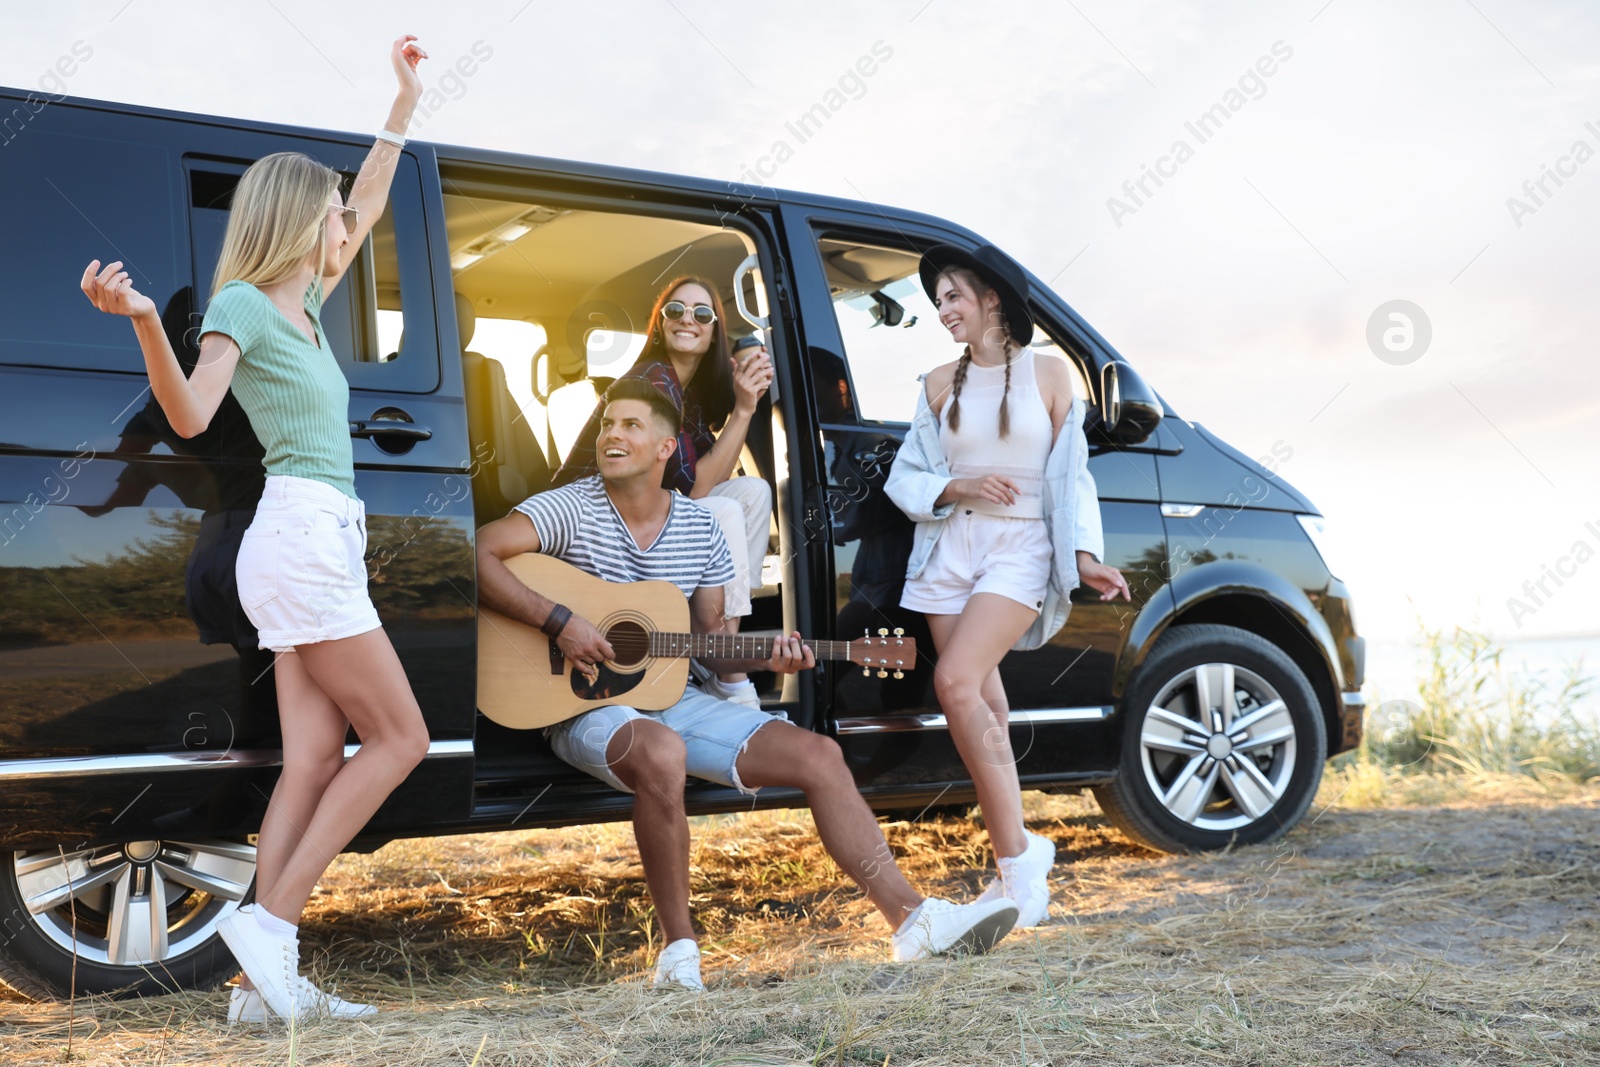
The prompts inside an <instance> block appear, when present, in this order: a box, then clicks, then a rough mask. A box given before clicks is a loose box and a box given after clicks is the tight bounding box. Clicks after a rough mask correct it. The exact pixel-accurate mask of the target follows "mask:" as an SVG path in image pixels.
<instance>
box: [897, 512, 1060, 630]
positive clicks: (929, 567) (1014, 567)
mask: <svg viewBox="0 0 1600 1067" xmlns="http://www.w3.org/2000/svg"><path fill="white" fill-rule="evenodd" d="M1050 563H1051V559H1050V535H1049V533H1048V531H1046V529H1045V524H1044V520H1043V519H1018V518H1008V517H1005V516H1000V515H985V514H983V513H982V512H977V513H975V512H973V511H972V510H970V509H969V508H965V507H961V506H957V507H956V510H955V513H954V514H952V515H951V516H950V517H949V518H948V519H946V520H945V524H944V529H943V530H942V531H941V532H940V534H939V540H937V541H935V542H934V545H933V553H932V554H931V555H930V556H929V557H928V562H927V563H926V564H924V566H923V568H922V573H921V574H919V575H918V576H917V577H915V578H910V579H907V580H906V589H905V592H904V593H903V594H901V596H900V606H901V607H903V608H909V609H910V610H912V611H920V612H922V613H923V614H926V615H959V614H961V609H962V608H964V607H966V605H967V601H968V600H970V599H972V594H973V593H999V594H1000V595H1001V596H1003V597H1007V598H1009V599H1011V600H1015V601H1016V602H1017V603H1019V604H1022V605H1023V606H1025V607H1029V608H1032V609H1033V610H1034V611H1039V610H1040V609H1042V608H1043V607H1044V594H1045V590H1047V589H1048V588H1049V586H1050Z"/></svg>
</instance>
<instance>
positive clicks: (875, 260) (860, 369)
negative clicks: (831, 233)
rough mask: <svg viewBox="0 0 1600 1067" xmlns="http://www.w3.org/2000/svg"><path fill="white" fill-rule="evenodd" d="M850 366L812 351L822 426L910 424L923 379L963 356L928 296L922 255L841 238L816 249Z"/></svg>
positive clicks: (827, 240)
mask: <svg viewBox="0 0 1600 1067" xmlns="http://www.w3.org/2000/svg"><path fill="white" fill-rule="evenodd" d="M817 245H818V251H819V252H820V253H821V254H822V264H823V270H824V271H825V272H826V274H827V277H828V292H829V294H830V295H831V296H832V298H833V312H834V315H835V316H836V317H837V318H838V321H839V334H840V337H841V338H842V339H843V341H844V358H845V364H844V365H843V366H837V365H836V364H837V361H836V360H834V359H833V358H831V356H830V354H828V353H825V352H820V351H813V357H812V375H813V378H814V379H815V381H816V386H817V404H818V408H819V411H818V416H819V417H820V418H821V420H822V421H823V422H824V423H874V422H910V421H911V417H912V416H913V415H914V414H915V413H916V405H917V375H919V374H921V373H922V372H924V371H926V370H929V369H931V368H933V367H935V366H937V365H938V364H940V363H942V362H945V361H946V360H948V359H953V358H954V357H955V355H956V354H957V353H956V352H955V349H954V346H953V345H951V343H950V335H949V332H948V331H947V330H945V328H944V327H943V326H941V325H939V313H938V311H937V310H936V309H935V308H934V306H933V303H932V302H931V301H930V300H929V299H928V297H927V295H926V294H925V293H923V291H922V282H921V281H920V280H919V278H918V276H917V263H918V256H917V253H915V252H913V251H909V250H906V249H900V248H889V247H883V246H876V245H869V244H863V243H861V242H859V241H851V240H846V239H842V238H835V237H823V238H822V239H821V240H819V241H818V242H817Z"/></svg>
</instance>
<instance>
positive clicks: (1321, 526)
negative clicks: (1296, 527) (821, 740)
mask: <svg viewBox="0 0 1600 1067" xmlns="http://www.w3.org/2000/svg"><path fill="white" fill-rule="evenodd" d="M1295 518H1297V519H1299V520H1300V528H1301V529H1302V530H1304V531H1305V532H1306V537H1308V538H1310V539H1311V545H1312V547H1313V548H1315V549H1316V550H1317V555H1319V556H1321V557H1322V565H1323V566H1324V567H1326V568H1328V573H1329V574H1334V569H1333V563H1332V560H1331V557H1330V556H1329V554H1328V529H1327V525H1326V523H1327V520H1326V519H1324V518H1323V517H1322V516H1321V515H1296V516H1295ZM1335 577H1337V575H1335Z"/></svg>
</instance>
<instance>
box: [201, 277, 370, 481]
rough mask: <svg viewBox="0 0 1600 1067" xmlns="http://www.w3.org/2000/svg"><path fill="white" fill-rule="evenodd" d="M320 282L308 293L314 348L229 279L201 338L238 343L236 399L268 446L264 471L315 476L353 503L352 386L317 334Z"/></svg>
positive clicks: (263, 297)
mask: <svg viewBox="0 0 1600 1067" xmlns="http://www.w3.org/2000/svg"><path fill="white" fill-rule="evenodd" d="M322 295H323V291H322V279H321V278H317V279H314V280H313V281H312V283H311V285H309V286H308V287H307V288H306V295H305V307H306V314H307V315H309V316H310V317H311V324H312V326H314V327H315V328H316V334H317V343H316V344H314V345H313V344H312V343H311V342H310V341H309V340H307V339H306V335H305V334H303V333H301V332H300V330H299V329H298V328H297V327H296V326H295V325H294V324H293V323H291V322H290V321H289V320H288V319H287V318H285V317H284V315H283V313H282V312H281V311H279V310H278V309H277V307H276V306H275V305H274V304H273V303H272V298H271V297H269V296H267V294H266V293H263V292H262V291H261V290H260V289H257V288H256V287H255V286H254V285H251V284H250V283H249V282H244V281H238V280H234V281H231V282H228V283H227V284H226V285H224V286H223V287H222V288H221V289H219V290H218V291H217V295H216V296H214V297H212V298H211V304H210V306H208V307H207V308H206V315H205V319H204V321H203V322H201V324H200V335H201V337H202V339H203V338H204V336H205V335H206V334H208V333H223V334H227V335H228V336H229V337H231V338H233V340H234V343H235V344H237V345H238V346H239V365H238V366H237V367H236V368H235V369H234V372H233V395H234V396H236V397H238V399H239V406H240V407H242V408H243V409H244V413H245V414H246V415H247V416H249V418H250V426H251V428H252V429H254V430H255V432H256V436H257V437H258V438H260V439H261V444H262V446H263V447H264V448H265V449H266V457H265V460H264V462H265V464H266V468H267V473H268V474H290V475H294V476H296V477H300V478H312V479H315V480H316V481H319V482H325V483H327V484H328V485H331V486H333V487H334V488H335V489H338V490H339V491H340V492H342V493H344V494H345V495H346V496H348V497H352V498H355V495H356V484H355V468H354V460H353V459H352V457H351V451H350V412H349V408H350V386H349V384H348V383H347V382H346V381H345V377H344V372H343V371H342V370H340V369H339V363H338V361H337V360H336V359H335V358H334V355H333V350H332V349H331V348H329V347H328V339H327V338H326V337H325V336H324V335H323V331H322V317H321V312H322Z"/></svg>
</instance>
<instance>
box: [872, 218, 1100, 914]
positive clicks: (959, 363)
mask: <svg viewBox="0 0 1600 1067" xmlns="http://www.w3.org/2000/svg"><path fill="white" fill-rule="evenodd" d="M921 274H922V284H923V288H924V289H926V290H927V292H928V297H929V298H930V299H931V300H932V301H933V303H934V306H935V307H937V308H938V309H939V321H941V322H942V323H944V325H945V327H946V328H947V329H949V330H950V336H951V339H952V340H954V341H955V342H956V343H958V344H965V345H966V349H965V351H963V352H962V354H961V357H960V358H959V359H957V360H955V361H954V362H952V363H947V364H945V365H943V366H941V367H938V368H935V369H934V370H933V371H931V372H930V373H928V374H925V375H923V376H922V378H921V380H922V381H923V383H924V386H923V391H922V394H921V396H920V398H919V401H918V405H917V414H916V417H915V418H914V419H913V421H912V424H911V429H910V431H909V432H908V433H907V434H906V439H905V443H904V444H903V445H902V446H901V448H900V451H899V453H898V455H897V456H896V457H895V461H894V466H893V467H892V468H891V470H890V472H889V478H888V480H887V482H886V483H885V491H886V492H887V493H888V494H889V496H890V498H891V499H893V500H894V502H895V503H896V504H897V505H899V507H900V509H901V510H902V511H904V512H905V513H906V515H908V516H909V517H910V518H911V519H912V521H914V522H915V523H916V524H917V525H916V538H915V540H914V542H913V544H912V551H911V559H910V561H909V563H908V564H907V567H906V586H905V592H904V594H903V595H902V597H901V600H900V604H901V606H902V607H905V608H908V609H911V610H914V611H920V612H922V613H924V615H926V617H927V619H928V627H929V629H930V630H931V631H932V632H933V640H934V645H935V647H937V649H938V652H939V663H938V666H937V668H936V670H935V675H934V689H935V692H937V693H938V696H939V705H940V707H941V708H942V709H943V710H944V713H945V717H946V719H947V720H948V722H949V724H950V735H951V737H952V738H953V739H954V741H955V744H956V749H957V751H959V752H960V753H961V758H962V760H963V761H964V762H965V763H966V766H967V771H968V773H970V774H971V775H972V781H973V785H974V786H975V787H976V789H977V794H978V803H979V806H980V807H981V808H982V810H983V818H984V824H985V825H986V826H987V827H988V830H989V840H990V843H991V844H992V845H993V847H994V852H995V858H996V866H998V867H999V870H1000V877H999V878H997V879H995V880H994V881H993V882H991V883H990V885H989V886H988V888H987V889H985V890H984V892H983V895H982V897H980V899H990V898H993V897H996V896H1002V895H1003V896H1007V897H1010V898H1011V899H1012V900H1013V901H1015V902H1016V904H1017V907H1018V909H1019V912H1020V914H1019V915H1018V918H1017V926H1019V927H1023V926H1034V925H1037V924H1038V923H1040V922H1042V921H1044V919H1045V918H1046V916H1047V915H1048V912H1049V906H1050V890H1049V885H1048V882H1047V878H1048V875H1049V873H1050V868H1051V867H1052V865H1053V864H1054V863H1055V845H1054V844H1053V843H1052V842H1051V841H1049V840H1048V839H1047V838H1044V837H1041V836H1039V835H1038V834H1034V833H1030V832H1028V831H1027V830H1026V829H1025V828H1024V826H1023V818H1022V790H1021V786H1020V784H1019V783H1018V780H1017V770H1016V763H1015V757H1014V755H1013V754H1012V751H1011V739H1010V734H1009V731H1008V730H1007V728H1006V718H1007V714H1008V712H1009V710H1010V706H1009V704H1008V703H1007V701H1006V694H1005V689H1004V687H1003V686H1002V685H1001V681H1000V660H1001V658H1002V657H1004V656H1005V654H1006V652H1007V651H1008V650H1009V649H1012V648H1019V649H1028V648H1038V647H1039V646H1040V645H1043V644H1044V643H1045V642H1046V641H1048V640H1049V639H1050V637H1051V636H1052V635H1053V634H1055V633H1056V631H1058V630H1059V629H1060V628H1061V626H1062V625H1063V624H1064V623H1065V622H1066V618H1067V611H1068V609H1069V607H1070V602H1069V600H1068V594H1070V593H1071V591H1072V590H1073V589H1074V588H1076V587H1077V586H1078V585H1079V583H1080V582H1082V583H1083V584H1086V585H1089V586H1092V587H1093V588H1095V589H1097V590H1098V591H1099V592H1100V597H1101V599H1102V600H1110V599H1112V598H1113V597H1115V596H1117V595H1118V594H1121V595H1122V596H1123V597H1124V598H1128V599H1131V596H1130V594H1129V592H1128V583H1127V581H1126V580H1125V579H1124V578H1123V576H1122V574H1121V573H1120V572H1119V571H1117V570H1116V568H1114V567H1108V566H1106V565H1105V564H1103V563H1101V562H1100V557H1101V556H1102V555H1103V554H1104V548H1103V540H1102V535H1101V527H1100V506H1099V501H1098V499H1097V497H1096V495H1095V486H1094V479H1093V478H1092V477H1091V476H1090V474H1089V470H1088V443H1087V441H1085V440H1084V436H1083V403H1082V401H1080V400H1078V399H1076V398H1075V397H1074V395H1073V391H1072V379H1071V372H1070V371H1069V370H1068V368H1067V366H1066V364H1065V363H1063V362H1062V361H1061V360H1059V359H1055V358H1051V357H1047V356H1044V357H1042V356H1038V355H1037V354H1036V353H1035V352H1034V351H1033V349H1032V348H1029V347H1028V346H1027V341H1028V339H1030V338H1032V336H1033V319H1032V316H1031V315H1030V313H1029V311H1028V280H1027V276H1026V275H1025V274H1024V273H1023V272H1022V269H1021V268H1020V267H1018V266H1017V265H1016V264H1015V263H1014V262H1012V261H1011V260H1010V259H1009V258H1008V257H1006V255H1005V254H1004V253H1002V252H1000V251H999V250H998V249H996V248H993V247H990V246H984V247H981V248H978V249H976V250H974V251H971V252H968V251H967V250H965V249H961V248H956V247H954V246H951V245H939V246H936V247H934V248H932V249H930V250H929V251H928V252H927V253H925V254H924V256H923V258H922V265H921Z"/></svg>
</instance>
